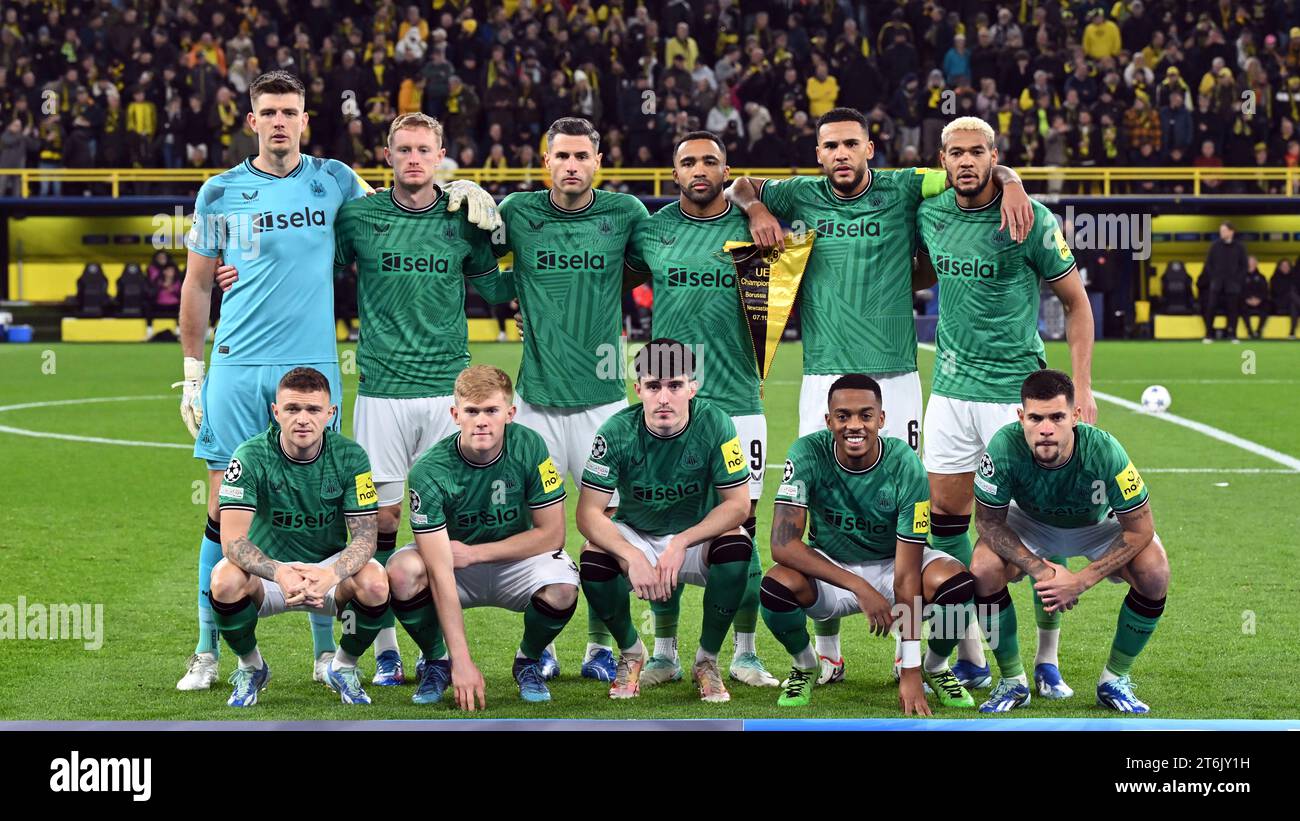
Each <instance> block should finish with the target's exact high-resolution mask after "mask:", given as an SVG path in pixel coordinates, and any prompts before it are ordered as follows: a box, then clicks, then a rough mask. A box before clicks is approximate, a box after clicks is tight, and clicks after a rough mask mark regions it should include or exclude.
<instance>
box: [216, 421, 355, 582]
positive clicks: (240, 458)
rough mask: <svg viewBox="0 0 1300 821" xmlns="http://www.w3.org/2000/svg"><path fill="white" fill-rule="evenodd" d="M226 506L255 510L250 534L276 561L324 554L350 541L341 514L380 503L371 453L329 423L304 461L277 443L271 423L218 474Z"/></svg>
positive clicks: (305, 559)
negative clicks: (317, 447) (312, 454)
mask: <svg viewBox="0 0 1300 821" xmlns="http://www.w3.org/2000/svg"><path fill="white" fill-rule="evenodd" d="M218 499H219V503H220V505H221V509H222V510H251V511H253V524H252V525H251V526H250V527H249V529H248V538H249V540H250V541H252V543H253V544H255V545H257V547H258V549H259V550H261V551H262V552H263V553H265V554H266V555H267V556H268V557H269V558H272V559H274V560H276V561H278V562H319V561H324V560H325V559H328V558H329V557H330V556H333V555H334V554H335V553H338V552H339V551H340V550H342V549H343V548H345V547H347V546H348V531H347V527H346V525H345V523H344V519H345V518H346V517H349V516H369V515H371V514H373V513H375V512H376V511H378V510H379V494H378V493H377V492H376V491H375V483H374V480H373V479H372V478H371V475H370V459H369V458H368V457H367V456H366V452H365V451H364V450H362V449H361V446H360V445H358V444H357V443H356V442H354V441H352V440H351V439H349V438H347V437H346V436H344V435H343V434H341V433H335V432H334V431H332V430H329V429H326V431H325V441H324V442H323V443H322V444H321V449H320V452H319V453H317V454H316V458H314V459H311V460H309V461H306V462H300V461H298V460H297V459H294V458H292V457H290V456H289V455H287V454H286V453H285V452H284V450H283V449H281V447H280V428H279V427H278V426H276V425H274V424H272V425H271V426H270V427H269V428H267V429H266V431H265V432H263V433H259V434H258V435H257V436H254V437H253V438H252V439H249V440H248V441H247V442H244V443H243V444H242V445H240V446H239V447H237V448H235V455H234V456H233V457H231V459H230V466H229V467H227V468H226V474H225V476H223V477H222V479H221V487H220V489H219V496H218Z"/></svg>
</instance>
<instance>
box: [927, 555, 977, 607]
mask: <svg viewBox="0 0 1300 821" xmlns="http://www.w3.org/2000/svg"><path fill="white" fill-rule="evenodd" d="M921 587H922V589H923V590H924V592H925V600H926V601H927V602H929V603H931V604H937V605H940V606H947V605H950V604H962V603H963V602H968V601H970V600H971V599H972V598H974V597H975V593H976V590H977V587H976V581H975V576H974V575H973V574H972V573H971V572H970V571H969V570H967V569H966V568H965V567H963V566H962V563H961V562H959V561H957V560H956V559H939V560H936V561H933V562H930V564H928V565H927V566H926V567H925V569H924V570H923V571H921Z"/></svg>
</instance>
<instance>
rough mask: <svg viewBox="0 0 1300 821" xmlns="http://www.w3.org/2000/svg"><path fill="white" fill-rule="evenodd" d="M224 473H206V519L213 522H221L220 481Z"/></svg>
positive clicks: (217, 471)
mask: <svg viewBox="0 0 1300 821" xmlns="http://www.w3.org/2000/svg"><path fill="white" fill-rule="evenodd" d="M224 475H225V473H224V471H220V470H209V471H208V518H209V519H211V520H212V521H214V522H220V521H221V504H220V501H221V479H222V477H223V476H224Z"/></svg>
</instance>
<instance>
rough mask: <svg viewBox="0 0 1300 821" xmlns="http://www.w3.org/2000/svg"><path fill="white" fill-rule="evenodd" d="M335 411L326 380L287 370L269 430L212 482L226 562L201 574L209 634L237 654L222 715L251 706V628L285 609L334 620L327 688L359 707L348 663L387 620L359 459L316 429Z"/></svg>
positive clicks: (371, 502) (341, 440)
mask: <svg viewBox="0 0 1300 821" xmlns="http://www.w3.org/2000/svg"><path fill="white" fill-rule="evenodd" d="M336 411H337V408H335V407H334V406H333V405H331V404H330V383H329V380H328V379H326V377H325V375H324V374H322V373H321V372H320V371H318V370H315V369H313V368H294V369H293V370H291V371H289V372H288V373H287V374H285V375H284V376H283V377H282V378H281V379H280V383H279V385H278V386H277V388H276V395H275V404H273V405H272V406H271V412H272V414H273V415H274V416H275V421H276V422H277V423H278V427H277V425H271V426H270V428H268V429H267V430H266V431H265V432H264V433H261V434H259V435H257V436H255V437H253V438H252V439H249V440H248V441H247V442H244V443H243V444H242V445H240V446H239V447H238V448H236V449H235V454H234V456H233V458H231V460H230V465H229V467H227V468H226V472H225V474H224V476H223V477H222V480H221V487H220V490H219V492H218V500H219V504H220V510H221V551H222V553H223V554H224V556H225V558H224V559H222V560H221V561H219V562H217V564H216V566H215V567H214V568H213V569H212V578H211V582H212V586H211V589H210V591H209V598H210V600H211V604H212V612H213V616H214V620H215V621H216V625H217V629H218V630H219V631H220V632H221V636H222V637H223V638H224V639H225V640H226V643H227V644H229V645H230V649H232V650H234V651H235V654H236V655H237V656H239V667H238V668H237V669H236V670H235V672H234V674H233V675H232V676H231V677H230V683H231V684H233V685H234V687H235V689H234V692H232V693H231V694H230V699H229V700H228V701H227V702H226V703H227V704H229V705H230V706H232V707H251V706H253V705H254V704H256V703H257V695H258V693H259V692H261V691H262V690H264V689H266V685H267V682H269V681H270V680H271V668H270V666H268V665H267V663H266V662H265V661H264V660H263V659H262V654H261V653H260V652H259V651H258V649H257V635H256V631H257V620H258V619H260V618H266V617H267V616H275V615H278V614H280V613H284V612H286V611H289V610H305V611H307V612H310V613H316V614H321V615H327V616H330V617H336V616H337V617H338V618H340V619H342V621H343V638H342V640H341V641H340V642H339V650H338V652H337V653H335V655H334V658H333V660H332V661H331V662H330V664H329V667H328V670H327V672H326V683H327V684H328V685H329V686H330V687H332V688H333V689H334V690H335V691H337V692H338V693H339V694H340V695H341V696H342V698H343V703H344V704H369V703H370V698H369V697H368V696H367V695H366V692H365V690H363V689H361V681H360V679H359V678H358V677H357V658H358V657H360V656H361V654H362V653H364V652H365V651H366V648H367V647H369V646H370V645H371V643H372V642H373V641H374V640H375V636H376V635H378V634H379V629H380V627H381V626H382V623H383V622H382V620H383V616H384V613H385V612H386V611H387V610H388V579H387V577H386V576H385V575H384V570H383V568H382V567H380V566H379V563H378V562H376V561H375V560H374V558H373V557H374V555H375V532H376V529H377V527H378V504H379V496H378V494H377V493H376V492H375V485H374V482H373V481H372V479H371V475H370V460H369V459H368V458H366V452H365V451H364V450H362V449H361V446H360V445H358V444H357V443H356V442H353V441H352V440H351V439H348V438H347V437H345V436H343V435H342V434H339V433H335V432H334V431H333V430H328V429H327V428H328V426H329V424H330V420H331V419H333V418H334V414H335V413H336ZM344 522H346V523H347V524H346V529H345V525H344ZM349 530H350V531H351V536H352V540H351V541H350V542H349V541H348V531H349Z"/></svg>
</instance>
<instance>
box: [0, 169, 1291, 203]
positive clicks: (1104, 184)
mask: <svg viewBox="0 0 1300 821" xmlns="http://www.w3.org/2000/svg"><path fill="white" fill-rule="evenodd" d="M225 170H226V169H224V168H0V175H10V176H17V177H18V178H19V196H21V197H30V196H32V195H33V187H34V186H35V185H38V184H40V183H42V182H80V183H98V184H101V185H104V184H107V185H108V186H109V187H110V189H111V192H112V195H113V196H114V197H117V196H121V191H122V185H123V184H129V183H168V182H171V183H175V182H199V183H201V182H203V181H204V180H206V179H208V178H209V177H212V176H214V175H216V174H220V173H222V172H223V171H225ZM1017 170H1018V171H1019V173H1020V176H1021V177H1022V178H1023V179H1025V180H1026V181H1036V182H1056V181H1060V182H1068V183H1093V184H1097V183H1100V188H1101V190H1100V191H1097V192H1095V193H1099V194H1101V195H1103V196H1110V195H1111V194H1112V193H1117V191H1116V190H1115V189H1116V188H1117V187H1118V185H1119V184H1122V183H1134V182H1148V181H1157V182H1189V183H1191V186H1192V190H1191V196H1196V197H1199V196H1219V195H1216V194H1206V193H1204V189H1203V183H1204V182H1205V181H1206V180H1220V181H1230V180H1231V181H1245V182H1269V183H1272V182H1281V183H1284V188H1283V190H1284V192H1286V193H1288V194H1292V195H1294V194H1298V193H1300V168H1169V167H1166V168H1020V169H1017ZM358 173H359V174H360V175H361V177H362V178H364V179H365V180H366V181H367V182H369V183H371V184H372V185H375V186H376V187H387V186H390V185H392V184H393V170H392V169H391V168H364V169H361V170H360V171H359V172H358ZM820 173H821V169H818V168H799V169H792V168H733V169H732V170H731V174H732V176H733V177H737V176H752V177H774V178H782V177H788V176H790V175H791V174H820ZM454 177H455V178H457V179H467V180H473V181H475V182H478V183H481V184H482V183H515V182H526V181H530V180H531V181H533V182H537V183H541V182H542V180H544V179H545V177H546V171H545V169H539V168H464V169H460V170H458V171H457V172H456V173H455V174H454ZM610 180H619V181H622V182H629V183H636V182H648V183H651V184H652V185H653V193H654V196H657V197H658V196H663V195H664V193H663V192H664V187H665V186H666V185H667V184H668V183H670V182H672V169H670V168H605V169H602V170H601V171H600V173H598V174H597V175H596V184H597V185H601V184H603V183H604V182H607V181H610ZM1234 196H1241V195H1240V194H1234Z"/></svg>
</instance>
